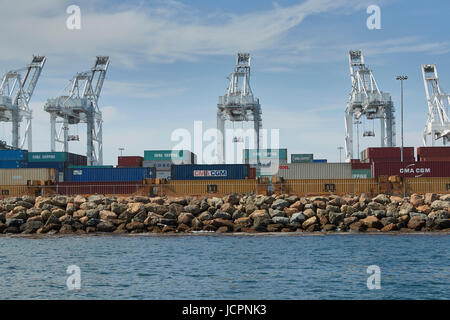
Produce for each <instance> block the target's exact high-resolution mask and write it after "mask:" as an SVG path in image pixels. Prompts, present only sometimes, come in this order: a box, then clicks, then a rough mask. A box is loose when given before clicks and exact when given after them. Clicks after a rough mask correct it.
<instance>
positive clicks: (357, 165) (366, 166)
mask: <svg viewBox="0 0 450 320" xmlns="http://www.w3.org/2000/svg"><path fill="white" fill-rule="evenodd" d="M351 165H352V170H371V169H372V163H369V162H353V163H351Z"/></svg>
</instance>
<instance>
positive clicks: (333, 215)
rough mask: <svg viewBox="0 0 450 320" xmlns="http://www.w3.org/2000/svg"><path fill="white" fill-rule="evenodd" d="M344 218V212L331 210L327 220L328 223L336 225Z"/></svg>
mask: <svg viewBox="0 0 450 320" xmlns="http://www.w3.org/2000/svg"><path fill="white" fill-rule="evenodd" d="M344 218H345V214H344V213H342V212H335V211H332V212H330V213H329V215H328V220H329V222H330V224H334V225H338V224H339V222H341V221H343V220H344Z"/></svg>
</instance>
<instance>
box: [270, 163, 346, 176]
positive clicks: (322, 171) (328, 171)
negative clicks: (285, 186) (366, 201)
mask: <svg viewBox="0 0 450 320" xmlns="http://www.w3.org/2000/svg"><path fill="white" fill-rule="evenodd" d="M277 176H279V177H282V178H284V179H351V178H352V165H351V163H323V162H305V163H289V164H281V165H280V166H279V169H278V174H277Z"/></svg>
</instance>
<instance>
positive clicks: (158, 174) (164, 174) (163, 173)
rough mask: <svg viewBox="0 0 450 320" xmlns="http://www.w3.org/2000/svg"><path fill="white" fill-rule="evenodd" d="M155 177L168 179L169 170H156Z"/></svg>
mask: <svg viewBox="0 0 450 320" xmlns="http://www.w3.org/2000/svg"><path fill="white" fill-rule="evenodd" d="M156 177H157V178H160V179H170V171H156Z"/></svg>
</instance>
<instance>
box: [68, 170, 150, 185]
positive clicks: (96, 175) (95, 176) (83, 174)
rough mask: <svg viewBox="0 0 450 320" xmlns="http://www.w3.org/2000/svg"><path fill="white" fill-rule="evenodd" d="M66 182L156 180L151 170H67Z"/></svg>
mask: <svg viewBox="0 0 450 320" xmlns="http://www.w3.org/2000/svg"><path fill="white" fill-rule="evenodd" d="M65 173H66V174H65V176H64V181H66V182H127V181H142V180H143V179H154V178H156V170H155V168H154V167H152V168H68V169H66V171H65Z"/></svg>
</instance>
